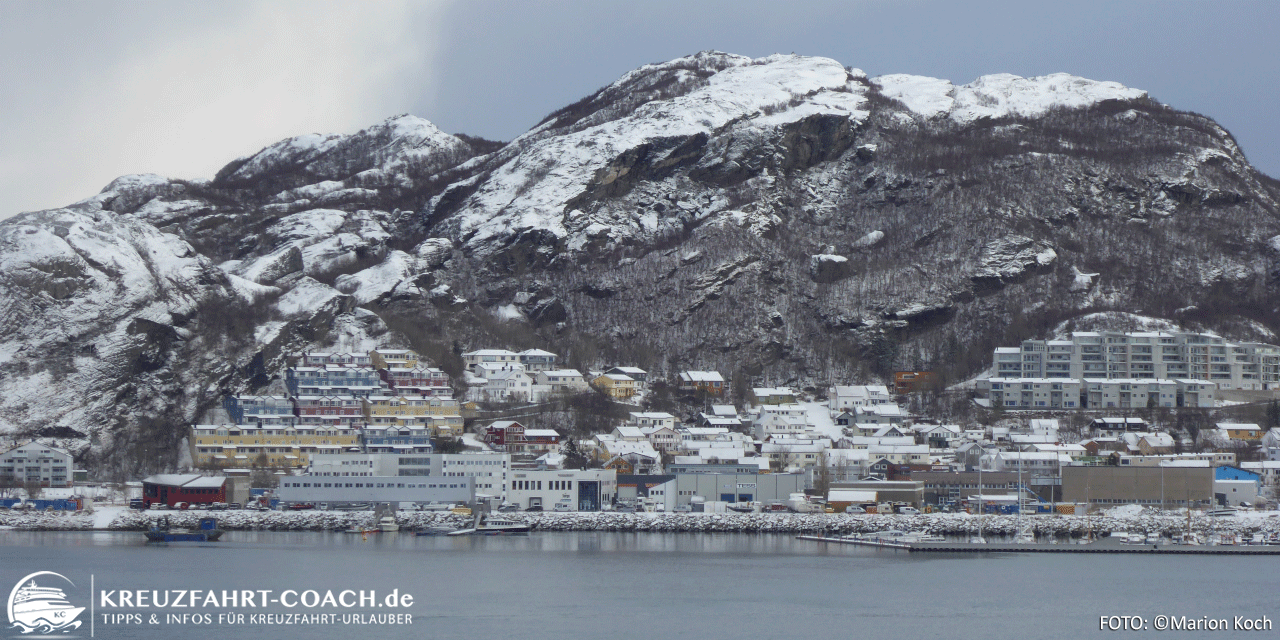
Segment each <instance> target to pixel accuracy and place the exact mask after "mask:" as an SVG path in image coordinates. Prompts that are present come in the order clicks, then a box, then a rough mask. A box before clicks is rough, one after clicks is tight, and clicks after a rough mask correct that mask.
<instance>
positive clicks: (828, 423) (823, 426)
mask: <svg viewBox="0 0 1280 640" xmlns="http://www.w3.org/2000/svg"><path fill="white" fill-rule="evenodd" d="M800 406H802V407H804V410H805V413H806V414H807V415H808V423H809V424H811V425H813V428H814V430H815V431H817V432H818V433H821V434H822V435H824V436H826V437H828V438H831V441H832V442H835V441H837V440H839V439H840V438H843V437H844V432H843V431H841V430H840V427H838V426H836V423H835V421H834V420H832V419H831V409H830V408H828V407H827V405H825V404H823V403H821V402H801V403H800Z"/></svg>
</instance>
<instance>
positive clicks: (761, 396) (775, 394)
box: [751, 387, 796, 404]
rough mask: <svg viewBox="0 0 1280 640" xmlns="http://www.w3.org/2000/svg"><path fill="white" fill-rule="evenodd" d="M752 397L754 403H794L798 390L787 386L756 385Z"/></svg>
mask: <svg viewBox="0 0 1280 640" xmlns="http://www.w3.org/2000/svg"><path fill="white" fill-rule="evenodd" d="M751 398H752V402H753V403H754V404H794V403H795V401H796V392H795V391H792V390H791V389H788V388H786V387H756V388H754V389H752V390H751Z"/></svg>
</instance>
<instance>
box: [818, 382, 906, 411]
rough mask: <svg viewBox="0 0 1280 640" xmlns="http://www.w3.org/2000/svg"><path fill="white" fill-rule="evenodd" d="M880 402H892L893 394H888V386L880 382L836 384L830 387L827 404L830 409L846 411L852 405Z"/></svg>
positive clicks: (876, 403)
mask: <svg viewBox="0 0 1280 640" xmlns="http://www.w3.org/2000/svg"><path fill="white" fill-rule="evenodd" d="M882 404H893V396H891V395H889V387H886V386H884V385H882V384H871V385H859V386H840V385H836V386H835V387H833V388H832V389H831V399H830V400H829V406H830V407H831V410H832V411H847V410H849V409H852V408H854V407H871V406H876V405H882Z"/></svg>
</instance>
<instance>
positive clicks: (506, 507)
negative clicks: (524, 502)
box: [498, 504, 520, 513]
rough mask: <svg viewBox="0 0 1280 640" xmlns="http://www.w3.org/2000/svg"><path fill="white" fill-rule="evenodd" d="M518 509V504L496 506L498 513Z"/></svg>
mask: <svg viewBox="0 0 1280 640" xmlns="http://www.w3.org/2000/svg"><path fill="white" fill-rule="evenodd" d="M519 510H520V505H518V504H504V505H502V506H501V507H498V511H499V512H500V513H512V512H515V511H519Z"/></svg>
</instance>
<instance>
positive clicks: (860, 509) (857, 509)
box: [844, 504, 867, 513]
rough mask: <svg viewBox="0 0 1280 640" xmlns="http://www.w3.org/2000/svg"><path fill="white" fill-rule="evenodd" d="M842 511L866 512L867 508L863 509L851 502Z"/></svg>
mask: <svg viewBox="0 0 1280 640" xmlns="http://www.w3.org/2000/svg"><path fill="white" fill-rule="evenodd" d="M844 512H845V513H866V512H867V510H866V509H863V508H862V507H859V506H858V505H856V504H851V505H849V506H847V507H845V508H844Z"/></svg>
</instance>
